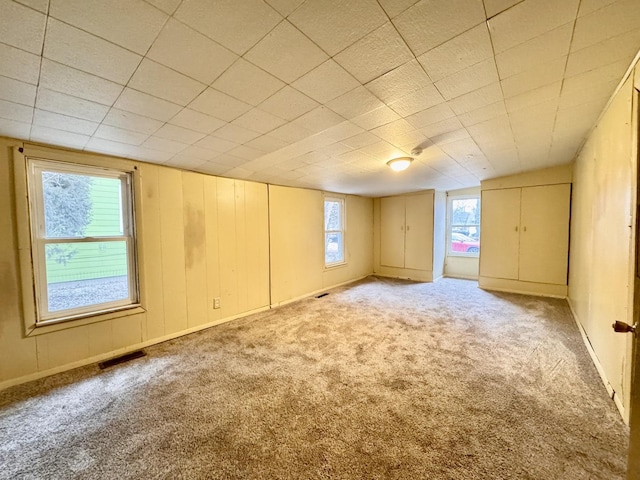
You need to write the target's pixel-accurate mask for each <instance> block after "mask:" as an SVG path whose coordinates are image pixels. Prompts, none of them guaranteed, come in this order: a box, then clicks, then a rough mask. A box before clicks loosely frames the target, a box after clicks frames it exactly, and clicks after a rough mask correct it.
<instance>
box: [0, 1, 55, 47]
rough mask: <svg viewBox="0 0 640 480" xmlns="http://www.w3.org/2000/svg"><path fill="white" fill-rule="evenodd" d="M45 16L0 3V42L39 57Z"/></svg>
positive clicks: (15, 5)
mask: <svg viewBox="0 0 640 480" xmlns="http://www.w3.org/2000/svg"><path fill="white" fill-rule="evenodd" d="M45 23H46V16H45V15H43V14H42V13H40V12H36V11H35V10H32V9H31V8H27V7H25V6H24V5H19V4H17V3H15V2H10V1H7V0H4V1H2V2H0V42H2V43H6V44H8V45H11V46H13V47H18V48H20V49H22V50H26V51H28V52H31V53H35V54H37V55H40V52H41V51H42V42H43V40H44V31H45Z"/></svg>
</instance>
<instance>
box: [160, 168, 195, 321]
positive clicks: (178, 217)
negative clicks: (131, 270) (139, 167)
mask: <svg viewBox="0 0 640 480" xmlns="http://www.w3.org/2000/svg"><path fill="white" fill-rule="evenodd" d="M158 186H159V190H160V192H161V195H160V211H161V216H160V240H161V244H162V285H163V289H164V314H165V319H164V323H165V333H173V332H179V331H180V330H185V329H186V328H187V326H188V325H187V302H186V297H187V292H186V289H187V287H186V279H185V257H184V230H183V228H181V227H182V226H183V225H184V214H183V199H182V174H181V173H180V171H179V170H173V169H169V168H160V169H159V171H158Z"/></svg>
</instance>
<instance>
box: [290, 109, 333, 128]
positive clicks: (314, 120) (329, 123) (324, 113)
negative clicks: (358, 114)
mask: <svg viewBox="0 0 640 480" xmlns="http://www.w3.org/2000/svg"><path fill="white" fill-rule="evenodd" d="M343 121H344V118H343V117H341V116H340V115H338V114H337V113H335V112H332V111H331V110H329V109H328V108H326V107H318V108H315V109H313V110H311V111H310V112H308V113H305V114H304V115H302V116H300V117H299V118H297V119H296V120H294V121H293V123H294V124H295V125H298V126H299V127H302V128H304V129H306V130H309V131H311V132H313V133H316V132H321V131H323V130H326V129H327V128H329V127H333V126H334V125H337V124H339V123H341V122H343Z"/></svg>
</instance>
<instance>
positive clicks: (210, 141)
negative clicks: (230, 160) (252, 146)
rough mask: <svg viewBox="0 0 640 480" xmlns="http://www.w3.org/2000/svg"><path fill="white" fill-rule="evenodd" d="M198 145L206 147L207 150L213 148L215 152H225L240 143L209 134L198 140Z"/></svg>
mask: <svg viewBox="0 0 640 480" xmlns="http://www.w3.org/2000/svg"><path fill="white" fill-rule="evenodd" d="M196 146H197V147H200V148H206V149H207V150H213V151H214V152H218V153H224V152H228V151H229V150H232V149H234V148H236V147H237V146H238V143H236V142H230V141H228V140H223V139H222V138H218V137H214V136H212V135H207V136H206V137H204V138H203V139H202V140H199V141H198V142H196Z"/></svg>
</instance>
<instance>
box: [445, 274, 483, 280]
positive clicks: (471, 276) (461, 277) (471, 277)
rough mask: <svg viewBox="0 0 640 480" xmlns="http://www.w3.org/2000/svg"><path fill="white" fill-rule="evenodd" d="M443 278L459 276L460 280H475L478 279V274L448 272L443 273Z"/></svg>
mask: <svg viewBox="0 0 640 480" xmlns="http://www.w3.org/2000/svg"><path fill="white" fill-rule="evenodd" d="M443 277H444V278H459V279H460V280H475V281H476V282H477V281H478V276H477V275H476V276H473V275H450V274H448V273H445V274H444V275H443Z"/></svg>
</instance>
